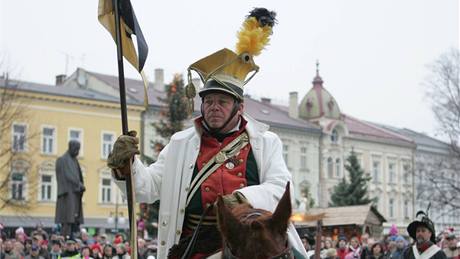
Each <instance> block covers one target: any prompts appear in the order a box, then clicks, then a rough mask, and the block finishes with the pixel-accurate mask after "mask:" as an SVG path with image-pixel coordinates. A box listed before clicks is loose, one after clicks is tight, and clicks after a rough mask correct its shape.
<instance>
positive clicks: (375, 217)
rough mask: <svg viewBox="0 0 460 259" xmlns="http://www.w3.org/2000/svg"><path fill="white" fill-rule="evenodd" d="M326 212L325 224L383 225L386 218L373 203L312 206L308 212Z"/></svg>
mask: <svg viewBox="0 0 460 259" xmlns="http://www.w3.org/2000/svg"><path fill="white" fill-rule="evenodd" d="M321 213H325V215H324V218H323V226H339V225H360V226H361V225H381V224H382V223H383V222H386V219H385V218H384V217H383V216H382V214H380V212H378V210H377V209H376V208H375V207H373V206H371V204H365V205H356V206H344V207H330V208H312V209H310V210H309V211H308V214H311V215H316V214H321ZM298 224H300V225H307V226H316V222H298Z"/></svg>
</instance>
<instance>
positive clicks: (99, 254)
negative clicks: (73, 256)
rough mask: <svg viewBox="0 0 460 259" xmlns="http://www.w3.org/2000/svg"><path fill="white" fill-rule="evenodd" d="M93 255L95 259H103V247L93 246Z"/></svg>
mask: <svg viewBox="0 0 460 259" xmlns="http://www.w3.org/2000/svg"><path fill="white" fill-rule="evenodd" d="M91 252H92V253H91V255H92V257H93V258H94V259H100V258H102V249H101V246H100V245H99V244H98V243H94V244H93V245H92V246H91Z"/></svg>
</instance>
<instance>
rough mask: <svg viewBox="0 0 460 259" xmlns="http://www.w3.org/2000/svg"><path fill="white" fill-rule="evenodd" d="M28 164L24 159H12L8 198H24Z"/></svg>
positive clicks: (16, 199)
mask: <svg viewBox="0 0 460 259" xmlns="http://www.w3.org/2000/svg"><path fill="white" fill-rule="evenodd" d="M27 169H28V164H27V162H25V161H13V163H12V166H11V174H10V198H11V199H12V200H14V201H23V200H25V199H26V187H27V185H26V180H27V178H26V173H27Z"/></svg>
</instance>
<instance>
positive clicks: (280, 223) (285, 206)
mask: <svg viewBox="0 0 460 259" xmlns="http://www.w3.org/2000/svg"><path fill="white" fill-rule="evenodd" d="M291 214H292V204H291V192H290V183H289V182H288V183H287V184H286V189H285V191H284V194H283V197H281V200H280V201H279V203H278V205H277V206H276V209H275V212H273V215H272V219H271V220H272V223H273V224H270V225H271V226H272V228H274V230H275V231H278V232H279V233H281V234H283V233H286V231H287V228H288V224H289V218H290V217H291Z"/></svg>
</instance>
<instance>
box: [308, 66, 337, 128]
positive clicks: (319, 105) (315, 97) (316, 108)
mask: <svg viewBox="0 0 460 259" xmlns="http://www.w3.org/2000/svg"><path fill="white" fill-rule="evenodd" d="M312 83H313V87H312V88H311V89H310V91H308V93H307V94H306V95H305V96H304V98H303V99H302V101H301V102H300V106H299V117H301V118H303V119H307V120H312V119H319V118H323V117H326V118H330V119H336V120H338V119H340V109H339V105H338V104H337V102H336V101H335V99H334V97H332V95H331V94H330V93H329V92H328V91H327V90H326V89H324V87H323V79H322V78H321V77H320V76H319V71H318V68H317V69H316V76H315V78H314V79H313V82H312Z"/></svg>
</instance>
